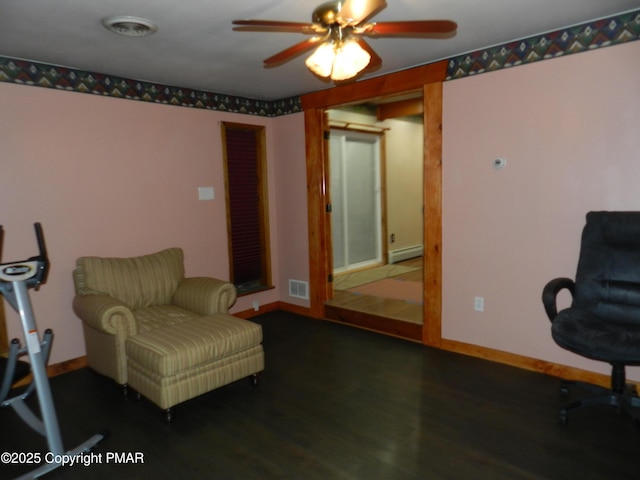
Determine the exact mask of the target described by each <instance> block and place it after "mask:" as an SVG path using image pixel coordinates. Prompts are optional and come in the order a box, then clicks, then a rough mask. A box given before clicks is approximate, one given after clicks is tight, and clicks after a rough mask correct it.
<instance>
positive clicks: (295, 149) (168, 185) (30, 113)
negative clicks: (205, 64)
mask: <svg viewBox="0 0 640 480" xmlns="http://www.w3.org/2000/svg"><path fill="white" fill-rule="evenodd" d="M0 105H2V108H1V110H0V145H1V146H2V149H1V152H2V153H1V155H2V157H1V159H0V165H1V173H0V223H1V224H2V225H4V228H5V241H4V248H3V251H2V261H4V262H7V261H11V260H21V259H24V258H26V257H28V256H31V255H33V254H35V252H36V246H35V240H34V237H33V227H32V224H33V223H34V222H36V221H38V222H41V223H42V224H43V227H44V231H45V236H46V240H47V245H48V249H49V255H50V257H51V262H52V266H51V272H50V276H49V281H48V283H47V284H46V285H45V286H43V287H42V288H41V289H40V290H39V291H38V292H32V297H31V298H32V301H33V304H34V310H35V313H36V317H37V320H38V324H39V327H40V329H41V330H43V329H44V328H47V327H51V328H53V330H54V333H55V334H56V339H55V342H54V349H53V354H52V359H51V361H52V363H57V362H60V361H63V360H67V359H71V358H76V357H79V356H82V355H84V353H85V350H84V343H83V338H82V330H81V326H80V322H79V320H78V319H77V318H76V317H75V315H74V314H73V311H72V309H71V301H72V298H73V283H72V279H71V271H72V270H73V267H74V263H75V259H76V258H77V257H79V256H82V255H100V256H133V255H139V254H144V253H151V252H154V251H157V250H161V249H163V248H167V247H171V246H180V247H182V248H183V249H184V251H185V257H186V258H185V266H186V271H187V275H188V276H197V275H209V276H214V277H218V278H223V279H228V277H229V267H228V260H227V232H226V217H225V203H224V179H223V166H222V150H221V143H220V121H232V122H240V123H252V124H260V125H265V126H266V128H267V145H268V152H267V154H268V164H269V171H268V176H269V183H270V188H269V193H270V199H269V201H270V209H271V215H270V223H271V233H272V263H273V274H274V280H275V281H276V289H274V290H270V291H268V292H263V293H260V294H256V295H252V296H248V297H243V298H241V299H239V300H238V302H237V303H236V306H235V307H234V311H239V310H245V309H249V308H251V306H252V302H253V301H259V302H260V304H266V303H271V302H275V301H278V300H281V299H282V300H285V301H287V300H288V297H287V296H286V295H287V294H286V291H287V286H286V285H284V284H283V282H282V281H279V280H280V279H282V278H288V277H289V272H288V271H287V270H288V269H292V273H291V275H295V276H296V277H298V276H300V275H306V276H307V277H308V273H307V271H306V270H305V269H304V268H299V267H298V266H297V265H295V268H294V265H293V264H292V262H291V260H290V259H289V256H288V255H287V256H286V257H287V258H286V259H285V261H284V264H283V265H281V263H280V258H281V256H280V251H281V248H280V246H279V243H278V238H279V236H280V234H281V233H282V232H285V233H286V236H287V239H286V245H287V249H289V247H288V245H289V244H295V245H296V246H297V247H296V253H297V254H299V255H300V256H301V257H302V258H307V257H308V255H307V251H306V248H307V247H306V245H307V229H306V221H305V220H304V219H302V221H304V225H301V224H299V223H298V222H294V220H293V219H292V218H291V217H290V214H297V213H298V212H297V210H296V209H292V208H291V207H290V205H289V204H290V203H296V202H290V201H288V200H286V201H285V198H286V194H287V192H292V187H290V186H288V184H287V183H283V182H284V179H283V180H278V179H277V177H278V175H279V174H280V172H287V174H288V177H287V182H293V183H295V184H296V185H297V184H302V185H304V184H305V176H304V171H302V172H301V171H300V165H299V164H300V162H301V158H304V126H303V125H302V126H298V124H301V123H302V116H295V115H294V116H291V117H280V118H276V119H268V118H263V117H254V116H249V115H237V114H229V113H221V112H212V111H204V110H196V109H188V108H179V107H171V106H164V105H157V104H148V103H143V102H134V101H125V100H119V99H114V98H104V97H99V96H94V95H81V94H78V93H72V92H64V91H59V90H50V89H43V88H34V87H26V86H20V85H15V84H8V83H1V82H0ZM283 138H286V139H287V142H286V143H283V142H282V139H283ZM289 161H291V162H293V165H292V167H291V168H289V167H288V166H287V164H288V163H289ZM302 163H304V162H302ZM301 175H302V178H300V176H301ZM282 185H283V186H282ZM203 186H206V187H208V186H212V187H214V189H215V195H216V198H215V200H213V201H200V200H198V195H197V193H198V187H203ZM281 186H282V187H281ZM279 188H282V192H280V193H278V192H277V190H278V189H279ZM298 190H299V189H298ZM294 192H295V189H294ZM292 194H294V193H292ZM295 194H299V192H295ZM283 201H284V202H285V205H284V207H283V208H282V212H283V214H279V213H278V212H279V210H280V209H279V205H278V203H280V202H283ZM297 203H304V202H303V201H301V202H297ZM302 280H307V278H306V277H305V278H302ZM283 287H284V288H283ZM283 295H284V296H285V297H284V298H283V297H282V296H283ZM5 310H6V313H7V323H8V327H9V335H10V338H12V337H14V336H18V337H21V336H22V335H21V331H20V327H19V323H18V319H17V316H16V315H15V313H14V312H13V310H11V308H10V307H9V306H8V305H6V304H5Z"/></svg>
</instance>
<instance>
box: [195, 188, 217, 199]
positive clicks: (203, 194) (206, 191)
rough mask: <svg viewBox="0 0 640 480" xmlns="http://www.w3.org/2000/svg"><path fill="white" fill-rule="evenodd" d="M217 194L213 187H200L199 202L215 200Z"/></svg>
mask: <svg viewBox="0 0 640 480" xmlns="http://www.w3.org/2000/svg"><path fill="white" fill-rule="evenodd" d="M214 198H215V193H214V191H213V187H198V199H199V200H213V199H214Z"/></svg>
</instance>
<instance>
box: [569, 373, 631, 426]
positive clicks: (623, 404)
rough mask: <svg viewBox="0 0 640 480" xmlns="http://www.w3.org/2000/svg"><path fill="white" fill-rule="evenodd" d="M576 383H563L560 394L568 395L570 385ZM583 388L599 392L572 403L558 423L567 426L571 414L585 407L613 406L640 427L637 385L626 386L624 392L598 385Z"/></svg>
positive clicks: (588, 385)
mask: <svg viewBox="0 0 640 480" xmlns="http://www.w3.org/2000/svg"><path fill="white" fill-rule="evenodd" d="M573 383H574V382H567V381H563V382H562V384H561V387H560V393H561V394H563V395H565V394H567V393H568V385H569V384H573ZM580 384H581V386H583V387H584V388H586V389H587V390H589V391H592V392H597V394H596V395H593V396H591V397H587V398H582V399H580V400H576V401H574V402H571V403H569V404H567V405H565V406H564V407H562V408H561V409H560V413H559V415H558V423H560V424H566V423H567V421H568V416H569V412H571V411H574V410H578V409H580V408H584V407H595V406H611V407H616V408H617V409H618V411H619V412H620V413H624V414H626V415H628V416H629V417H630V418H631V420H633V422H634V424H635V425H636V426H637V427H640V417H639V416H638V414H639V413H640V410H635V411H634V409H640V397H638V394H637V391H636V388H635V385H626V386H625V388H624V389H623V390H622V392H614V391H613V390H611V389H608V388H604V387H599V386H597V385H591V384H583V383H580Z"/></svg>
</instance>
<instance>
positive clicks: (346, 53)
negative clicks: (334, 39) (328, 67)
mask: <svg viewBox="0 0 640 480" xmlns="http://www.w3.org/2000/svg"><path fill="white" fill-rule="evenodd" d="M370 60H371V55H369V52H367V51H366V50H365V49H364V48H362V47H361V46H360V44H359V43H358V42H356V41H355V40H353V39H350V40H347V41H346V42H344V43H342V45H341V46H340V47H339V49H338V51H337V53H336V58H335V60H334V62H333V70H332V71H331V79H332V80H335V81H338V82H339V81H341V80H348V79H349V78H353V77H355V76H356V75H357V74H358V73H360V72H361V71H362V70H364V69H365V68H366V67H367V65H369V61H370Z"/></svg>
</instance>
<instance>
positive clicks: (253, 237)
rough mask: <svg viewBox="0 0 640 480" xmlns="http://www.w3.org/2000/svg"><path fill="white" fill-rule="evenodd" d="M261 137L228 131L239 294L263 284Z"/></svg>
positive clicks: (246, 131)
mask: <svg viewBox="0 0 640 480" xmlns="http://www.w3.org/2000/svg"><path fill="white" fill-rule="evenodd" d="M258 133H259V132H258V131H256V130H255V129H242V128H234V127H229V126H227V128H225V142H226V163H227V183H228V185H227V188H228V199H229V200H228V201H229V205H228V208H229V229H230V237H231V239H230V240H231V241H230V250H231V252H230V253H231V268H232V281H233V283H234V284H235V285H236V286H237V287H238V290H239V293H242V292H243V291H247V290H254V289H256V288H257V287H259V286H260V285H262V284H263V283H264V278H263V277H264V275H263V272H264V268H263V267H264V259H263V253H262V252H263V248H262V245H263V239H262V228H261V212H260V198H261V192H260V171H259V165H260V163H259V158H258V153H259V151H260V148H261V147H260V145H259V139H258Z"/></svg>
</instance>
